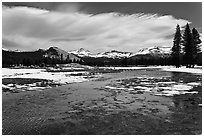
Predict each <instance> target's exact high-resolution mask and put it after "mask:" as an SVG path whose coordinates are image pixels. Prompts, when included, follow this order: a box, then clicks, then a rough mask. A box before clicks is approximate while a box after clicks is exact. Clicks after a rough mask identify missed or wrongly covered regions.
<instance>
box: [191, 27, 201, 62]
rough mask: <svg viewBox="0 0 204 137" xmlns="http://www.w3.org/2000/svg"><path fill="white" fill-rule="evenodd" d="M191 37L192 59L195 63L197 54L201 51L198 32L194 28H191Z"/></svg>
mask: <svg viewBox="0 0 204 137" xmlns="http://www.w3.org/2000/svg"><path fill="white" fill-rule="evenodd" d="M192 37H193V60H194V63H196V61H197V60H198V54H199V53H200V52H201V50H200V44H201V40H200V34H199V33H198V31H197V30H196V29H195V28H193V29H192Z"/></svg>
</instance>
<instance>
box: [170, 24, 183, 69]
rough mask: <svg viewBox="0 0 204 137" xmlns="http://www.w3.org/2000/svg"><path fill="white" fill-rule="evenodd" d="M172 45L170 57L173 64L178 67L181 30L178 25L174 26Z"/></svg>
mask: <svg viewBox="0 0 204 137" xmlns="http://www.w3.org/2000/svg"><path fill="white" fill-rule="evenodd" d="M173 42H174V43H173V47H172V49H171V50H172V53H171V55H172V58H173V63H174V65H175V66H176V67H177V68H178V67H180V52H181V31H180V26H179V25H177V26H176V33H175V35H174V41H173Z"/></svg>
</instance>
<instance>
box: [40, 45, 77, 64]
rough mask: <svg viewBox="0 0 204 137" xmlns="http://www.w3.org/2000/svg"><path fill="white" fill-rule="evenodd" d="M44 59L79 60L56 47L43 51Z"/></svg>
mask: <svg viewBox="0 0 204 137" xmlns="http://www.w3.org/2000/svg"><path fill="white" fill-rule="evenodd" d="M44 57H50V58H58V59H61V58H62V59H63V60H66V59H69V60H76V61H77V60H81V58H80V57H78V56H76V55H74V54H72V53H68V52H66V51H64V50H62V49H60V48H58V47H50V48H49V49H48V50H46V51H45V54H44Z"/></svg>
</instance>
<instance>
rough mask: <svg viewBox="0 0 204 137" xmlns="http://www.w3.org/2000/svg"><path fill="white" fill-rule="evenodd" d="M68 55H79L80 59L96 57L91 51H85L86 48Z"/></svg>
mask: <svg viewBox="0 0 204 137" xmlns="http://www.w3.org/2000/svg"><path fill="white" fill-rule="evenodd" d="M68 53H71V54H74V55H77V56H79V57H88V56H94V54H92V53H91V52H90V51H89V50H85V49H84V48H80V49H79V50H74V51H69V52H68Z"/></svg>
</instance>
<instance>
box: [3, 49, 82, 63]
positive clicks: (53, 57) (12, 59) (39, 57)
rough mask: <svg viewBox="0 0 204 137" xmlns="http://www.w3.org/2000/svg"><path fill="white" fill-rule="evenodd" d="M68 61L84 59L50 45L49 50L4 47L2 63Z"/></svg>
mask: <svg viewBox="0 0 204 137" xmlns="http://www.w3.org/2000/svg"><path fill="white" fill-rule="evenodd" d="M61 59H63V61H66V62H70V61H72V62H75V61H82V62H83V60H82V59H81V57H78V56H76V55H74V54H71V53H68V52H66V51H64V50H62V49H60V48H58V47H50V48H49V49H47V50H44V49H39V50H36V51H23V52H19V51H10V50H7V49H4V48H2V65H3V67H7V66H11V65H19V64H23V65H25V66H29V65H34V64H35V65H41V64H43V63H44V64H56V63H61V62H62V60H61Z"/></svg>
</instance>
